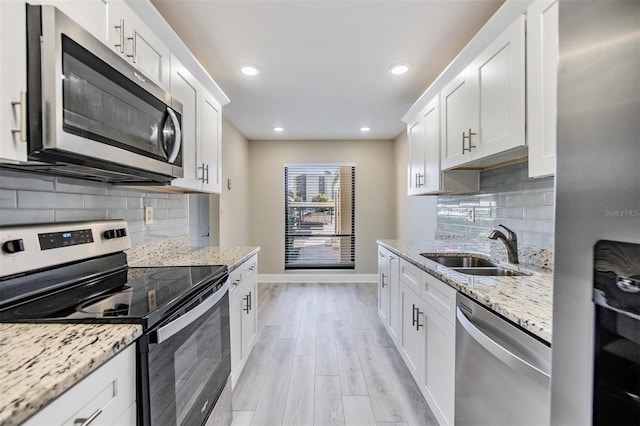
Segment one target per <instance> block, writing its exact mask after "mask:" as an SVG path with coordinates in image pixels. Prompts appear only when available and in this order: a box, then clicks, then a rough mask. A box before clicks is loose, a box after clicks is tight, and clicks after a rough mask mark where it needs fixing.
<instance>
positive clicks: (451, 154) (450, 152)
mask: <svg viewBox="0 0 640 426" xmlns="http://www.w3.org/2000/svg"><path fill="white" fill-rule="evenodd" d="M472 85H473V83H472V82H471V79H470V68H466V69H465V70H464V71H462V72H461V73H460V75H458V76H457V77H456V78H454V79H453V80H452V81H451V82H450V83H449V84H447V85H446V86H445V87H444V88H443V89H442V91H441V92H440V102H441V110H440V111H441V114H440V115H441V120H442V146H441V148H442V149H441V152H440V160H441V166H442V169H443V170H447V169H450V168H452V167H455V166H457V165H459V164H462V163H464V162H465V161H468V160H469V159H470V152H469V151H468V148H469V139H468V138H463V136H467V137H469V129H470V128H471V127H472V123H474V121H475V118H476V111H475V110H474V109H473V105H472V102H471V100H472V96H473V88H472ZM471 133H477V131H473V130H472V131H471ZM475 141H476V135H472V136H471V143H472V144H473V143H475ZM463 148H464V149H463ZM465 154H466V155H465Z"/></svg>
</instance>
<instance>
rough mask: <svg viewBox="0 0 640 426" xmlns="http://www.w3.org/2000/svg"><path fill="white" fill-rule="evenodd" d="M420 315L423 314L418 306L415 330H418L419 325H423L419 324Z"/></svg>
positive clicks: (422, 325)
mask: <svg viewBox="0 0 640 426" xmlns="http://www.w3.org/2000/svg"><path fill="white" fill-rule="evenodd" d="M420 315H424V312H422V311H421V310H420V309H419V308H416V330H418V331H420V327H424V324H420Z"/></svg>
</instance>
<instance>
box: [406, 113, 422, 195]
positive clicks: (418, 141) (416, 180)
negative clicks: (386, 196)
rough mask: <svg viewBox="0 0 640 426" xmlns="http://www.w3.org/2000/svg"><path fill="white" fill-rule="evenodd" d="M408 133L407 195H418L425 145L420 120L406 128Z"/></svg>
mask: <svg viewBox="0 0 640 426" xmlns="http://www.w3.org/2000/svg"><path fill="white" fill-rule="evenodd" d="M408 131H409V167H408V170H407V193H408V194H409V195H416V194H419V193H420V186H421V184H422V179H424V161H425V152H424V151H425V144H424V129H423V128H422V119H418V120H416V121H415V122H414V123H413V124H410V125H409V126H408Z"/></svg>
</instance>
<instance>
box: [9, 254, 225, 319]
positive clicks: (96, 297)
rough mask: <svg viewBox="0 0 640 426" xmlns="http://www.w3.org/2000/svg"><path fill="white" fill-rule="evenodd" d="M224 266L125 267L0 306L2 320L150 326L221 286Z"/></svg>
mask: <svg viewBox="0 0 640 426" xmlns="http://www.w3.org/2000/svg"><path fill="white" fill-rule="evenodd" d="M226 272H227V267H226V266H178V267H159V268H125V269H123V270H119V271H115V272H111V273H108V274H105V275H102V276H98V277H95V278H91V279H86V280H83V281H79V282H76V283H74V284H71V285H67V286H64V287H63V288H58V289H53V290H50V291H47V292H44V293H41V294H38V295H37V296H30V297H28V298H24V299H22V300H17V301H15V302H14V303H12V304H9V305H6V306H3V307H2V308H1V310H0V321H4V322H15V321H60V320H65V321H80V322H85V321H87V322H95V321H96V320H98V321H99V322H136V323H141V324H143V325H144V327H145V328H148V327H151V326H153V325H154V324H155V323H157V322H158V321H159V320H161V319H162V318H164V316H165V315H166V314H167V313H168V312H170V311H171V310H173V309H175V308H177V307H179V306H181V305H182V303H184V302H185V301H186V300H187V299H189V298H190V297H191V296H193V295H196V294H197V293H199V292H202V291H204V290H205V289H206V288H207V287H209V286H210V285H211V284H213V291H215V289H216V288H217V287H219V286H222V285H223V284H224V281H221V279H222V278H223V277H225V276H226Z"/></svg>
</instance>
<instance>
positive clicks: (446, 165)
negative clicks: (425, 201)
mask: <svg viewBox="0 0 640 426" xmlns="http://www.w3.org/2000/svg"><path fill="white" fill-rule="evenodd" d="M524 26H525V20H524V17H523V16H521V17H519V18H518V19H517V20H516V21H515V22H514V23H513V24H511V26H510V27H509V28H507V30H506V31H504V32H503V33H502V34H501V35H500V36H498V37H497V38H496V39H495V40H494V41H493V42H492V43H491V44H489V46H488V47H487V48H486V49H485V50H484V51H483V52H482V53H481V54H480V55H478V57H477V58H476V59H475V60H474V61H472V62H471V64H470V65H469V66H468V67H467V68H466V69H465V70H464V71H463V72H462V73H461V74H460V75H459V76H458V77H457V78H455V79H454V80H453V81H451V82H450V83H449V84H448V85H446V86H445V87H444V89H443V91H442V94H441V96H442V110H443V114H442V128H443V132H444V137H443V142H442V147H443V151H442V154H441V158H442V168H443V169H445V170H446V169H452V168H455V167H461V166H464V167H478V168H482V167H487V166H491V165H495V164H499V163H501V162H505V161H510V160H514V159H517V158H521V157H524V156H526V141H525V33H524V30H525V28H524ZM518 148H519V149H518Z"/></svg>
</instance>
